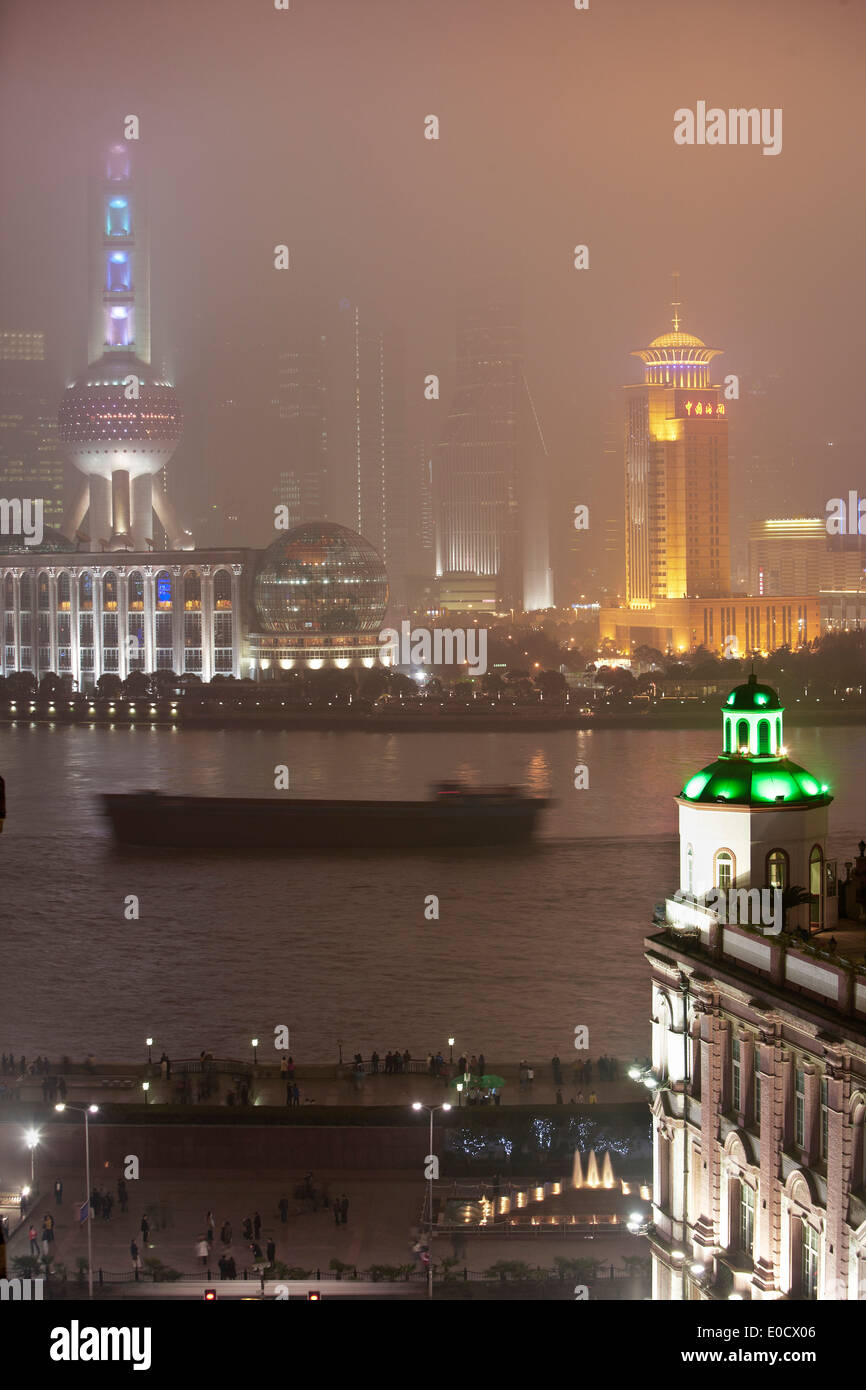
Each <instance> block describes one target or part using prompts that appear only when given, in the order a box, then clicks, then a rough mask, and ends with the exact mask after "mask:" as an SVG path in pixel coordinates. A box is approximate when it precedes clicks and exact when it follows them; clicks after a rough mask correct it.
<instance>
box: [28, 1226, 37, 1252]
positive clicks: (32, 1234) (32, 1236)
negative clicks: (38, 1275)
mask: <svg viewBox="0 0 866 1390" xmlns="http://www.w3.org/2000/svg"><path fill="white" fill-rule="evenodd" d="M27 1235H28V1238H29V1240H30V1254H31V1255H38V1254H39V1240H38V1238H37V1235H36V1227H35V1226H31V1227H30V1230H29V1231H28V1232H27Z"/></svg>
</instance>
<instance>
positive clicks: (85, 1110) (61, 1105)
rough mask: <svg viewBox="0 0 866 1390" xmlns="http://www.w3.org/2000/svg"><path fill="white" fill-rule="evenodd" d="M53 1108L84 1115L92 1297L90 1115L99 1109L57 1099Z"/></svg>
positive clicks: (90, 1293) (88, 1245) (89, 1296)
mask: <svg viewBox="0 0 866 1390" xmlns="http://www.w3.org/2000/svg"><path fill="white" fill-rule="evenodd" d="M54 1109H55V1110H57V1111H60V1112H61V1113H62V1111H64V1110H76V1111H77V1112H78V1113H79V1115H83V1116H84V1173H85V1181H86V1183H87V1191H86V1194H85V1210H86V1212H87V1297H88V1298H92V1297H93V1229H92V1227H93V1215H92V1213H91V1210H90V1116H91V1115H96V1114H97V1113H98V1111H99V1106H98V1105H67V1104H66V1102H65V1101H59V1102H58V1103H57V1105H55V1107H54Z"/></svg>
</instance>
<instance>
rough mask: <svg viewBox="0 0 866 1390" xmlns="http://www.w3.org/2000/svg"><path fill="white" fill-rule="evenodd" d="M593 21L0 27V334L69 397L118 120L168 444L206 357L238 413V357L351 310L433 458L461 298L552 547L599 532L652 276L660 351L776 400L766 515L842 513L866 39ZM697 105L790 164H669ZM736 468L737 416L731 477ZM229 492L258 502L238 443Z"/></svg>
mask: <svg viewBox="0 0 866 1390" xmlns="http://www.w3.org/2000/svg"><path fill="white" fill-rule="evenodd" d="M590 4H591V7H590V10H589V11H588V12H578V11H575V10H574V8H573V5H572V0H292V8H291V9H290V10H289V11H288V12H280V11H275V10H274V9H273V7H272V5H271V3H270V0H234V3H229V2H228V0H216V2H215V3H209V2H208V0H147V3H142V4H139V5H121V4H118V3H116V0H113V3H108V2H107V0H74V3H69V2H68V0H5V3H4V4H3V6H2V9H0V189H2V200H0V258H2V268H0V326H2V327H3V328H17V329H31V330H33V329H41V330H43V331H45V333H46V334H47V335H48V338H49V344H50V347H51V349H52V355H53V356H55V357H56V359H57V362H58V367H59V369H60V371H61V374H62V376H63V377H64V378H67V379H68V378H70V377H71V376H72V375H74V374H75V373H76V372H78V371H80V370H81V369H82V368H83V367H84V365H85V363H86V338H87V327H88V315H87V289H88V285H87V275H88V258H87V244H86V236H87V229H88V215H87V214H88V208H87V192H88V185H87V179H88V175H89V174H90V172H91V170H92V168H93V164H94V160H95V159H97V158H98V156H99V154H100V152H101V151H102V149H103V148H104V147H105V146H106V145H107V144H108V143H110V142H112V141H114V140H117V139H118V138H120V136H121V135H122V120H123V117H124V115H126V114H127V113H134V114H136V115H138V116H139V117H140V120H141V130H142V139H141V142H140V147H141V150H142V152H143V154H144V155H145V156H146V159H147V163H148V166H149V185H150V213H151V251H152V261H151V284H152V310H153V318H152V324H153V340H154V353H153V355H154V361H156V362H159V361H160V360H161V358H162V357H163V356H165V357H166V358H167V359H168V362H169V364H170V367H171V370H172V372H173V374H174V378H175V381H176V383H177V386H178V389H179V391H180V393H181V398H182V401H183V403H184V405H185V407H186V409H187V410H188V411H190V410H191V411H192V412H193V413H194V412H195V411H196V410H199V409H201V408H202V389H203V388H202V381H203V380H204V381H207V380H208V379H210V377H211V375H213V376H214V378H215V377H216V374H217V371H218V370H219V371H220V372H224V368H225V353H226V351H227V349H226V348H225V347H224V346H222V345H225V344H231V345H232V347H231V349H230V350H229V351H230V352H234V353H236V354H237V360H238V373H239V381H240V380H241V379H242V378H243V376H244V373H245V371H247V372H248V371H249V370H250V363H251V362H252V357H250V356H249V353H250V352H251V351H252V349H253V348H255V347H256V346H257V345H273V346H274V347H275V348H277V349H279V348H280V347H282V348H287V347H289V346H290V345H291V344H290V342H289V341H288V340H289V339H290V337H291V334H292V329H293V326H294V324H295V323H296V322H298V321H299V319H300V318H301V317H303V316H304V315H305V314H308V313H309V305H310V304H315V303H316V302H317V301H320V300H321V301H323V302H327V303H328V304H329V305H333V304H334V303H335V302H336V301H337V300H338V299H339V298H341V297H343V296H345V297H348V298H351V299H352V300H353V302H354V301H357V302H359V303H360V304H361V305H362V306H364V307H365V308H366V309H368V310H369V312H370V313H371V314H375V315H376V316H379V317H382V318H383V319H386V320H391V321H393V322H394V323H395V324H397V326H398V327H399V328H400V329H401V330H402V333H403V340H404V343H405V351H406V367H405V379H406V382H407V386H408V388H409V389H408V405H409V411H408V426H409V433H410V437H418V438H422V437H426V438H427V440H428V441H433V440H435V438H436V437H437V435H438V434H439V432H440V431H441V429H442V426H443V425H444V422H445V416H446V413H447V410H448V399H449V388H450V382H451V380H452V358H453V352H454V328H455V318H456V315H457V313H458V311H459V304H460V291H461V288H462V287H468V286H474V285H477V284H482V283H484V282H486V281H489V280H492V279H494V278H496V279H499V278H506V279H511V280H513V281H514V283H515V284H516V285H517V287H518V288H519V290H520V292H521V294H522V298H523V304H524V321H525V325H526V335H527V336H526V370H527V376H528V379H529V382H530V386H531V388H532V390H533V393H534V396H535V400H536V404H537V406H538V409H539V413H540V416H541V420H542V424H543V428H544V432H545V437H546V439H547V442H548V447H549V449H550V453H551V457H552V463H553V471H554V479H553V482H554V492H555V496H556V498H557V515H559V508H561V509H562V510H561V515H562V518H563V526H564V528H565V532H566V533H567V530H568V527H569V525H570V516H571V513H572V508H573V504H574V503H575V502H588V503H589V504H590V507H591V509H592V508H595V509H596V511H595V514H594V515H595V517H596V518H597V519H598V520H599V521H600V520H601V518H602V516H603V515H604V514H605V513H607V512H610V511H612V510H615V509H616V508H618V506H619V503H618V500H617V499H618V496H619V493H618V491H617V489H618V488H619V486H620V483H621V480H620V478H619V477H617V478H612V477H611V476H609V474H606V473H605V471H604V470H603V469H602V466H601V458H602V439H603V431H604V429H605V426H606V424H607V423H608V422H609V421H611V420H613V421H616V420H618V419H619V418H620V417H621V403H620V402H619V400H618V398H617V388H618V387H620V386H621V385H622V384H624V383H626V382H630V381H636V380H638V379H639V378H640V373H639V364H638V363H637V362H636V361H635V360H634V359H632V358H630V357H629V356H628V353H629V351H630V349H632V348H637V347H641V346H644V345H645V344H646V343H647V342H648V341H649V340H650V339H651V338H652V337H654V336H656V335H657V334H659V333H662V332H664V331H666V329H667V328H668V327H669V323H670V313H671V311H670V308H669V305H668V301H669V299H670V272H671V270H672V269H675V268H676V269H678V270H679V271H680V275H681V280H680V286H681V299H682V301H683V308H682V321H683V327H684V328H685V329H686V330H688V331H690V332H694V333H697V334H698V335H699V336H700V337H701V338H703V339H704V341H705V342H706V343H708V344H709V345H711V346H714V347H719V348H723V349H724V356H722V357H721V358H719V359H717V362H716V364H715V368H714V379H720V378H721V376H723V375H724V374H726V373H729V372H735V373H737V374H738V375H739V376H740V381H741V388H742V389H744V390H747V389H748V388H749V386H750V383H754V382H755V381H757V380H761V379H764V378H767V377H774V378H778V381H777V383H776V389H774V391H773V392H772V393H771V396H770V397H769V398H768V399H767V403H766V412H769V413H768V414H767V415H766V418H764V419H763V420H762V421H760V422H759V424H760V432H761V437H762V440H765V439H766V440H770V441H771V446H770V447H772V448H773V449H776V450H777V451H778V453H779V456H780V457H785V458H792V459H794V460H796V465H797V467H796V473H795V478H794V484H793V487H792V490H791V493H790V495H787V496H785V497H784V498H780V505H779V508H778V511H777V514H783V515H785V514H787V515H790V514H791V513H792V512H794V511H804V510H806V511H809V512H811V513H816V514H817V513H823V510H824V503H825V500H826V499H827V498H828V497H829V496H831V495H845V494H846V493H847V490H848V488H849V487H857V486H858V484H860V483H862V482H866V479H864V468H863V456H864V448H863V445H864V432H866V431H864V424H863V408H862V403H861V385H860V377H861V373H862V366H863V362H862V359H863V339H864V334H863V326H862V324H863V274H862V256H863V251H862V247H863V241H864V216H863V213H864V198H866V195H864V158H863V152H862V140H863V134H862V132H863V130H864V129H866V109H864V108H866V84H864V83H863V81H862V72H863V63H864V56H866V43H864V40H866V14H864V7H863V6H862V5H859V4H855V3H844V0H821V2H820V3H814V2H810V0H760V3H759V2H758V0H742V2H741V3H740V2H739V0H735V2H734V3H724V0H722V3H712V4H711V3H704V0H697V2H696V3H695V2H694V0H693V2H692V3H688V4H683V3H681V2H680V3H671V0H657V2H656V3H654V2H653V0H624V2H623V3H615V2H614V0H590ZM699 100H705V101H706V102H707V103H708V105H717V106H720V107H723V108H727V107H729V106H749V107H750V106H757V107H771V108H772V107H781V108H782V109H783V113H784V117H783V131H784V144H783V150H782V153H781V154H780V155H779V156H778V157H776V158H769V157H765V156H763V155H762V154H761V151H760V149H759V148H731V147H727V148H708V147H703V148H702V147H697V146H696V147H689V148H681V147H678V146H676V145H675V144H674V141H673V125H674V121H673V114H674V111H675V110H676V109H677V108H679V107H684V106H689V107H692V108H694V106H695V104H696V102H697V101H699ZM431 113H432V114H435V115H437V116H438V117H439V120H440V123H441V138H440V139H439V140H438V142H432V141H427V140H425V139H424V138H423V122H424V117H425V116H426V115H428V114H431ZM281 242H285V243H287V244H288V245H289V247H290V250H291V256H292V269H291V270H290V271H288V272H285V273H279V272H277V271H275V270H274V269H273V247H274V245H275V244H276V243H281ZM577 243H586V244H588V245H589V248H590V258H591V266H590V269H589V270H588V271H582V272H579V271H576V270H574V269H573V267H572V256H573V248H574V246H575V244H577ZM304 306H307V307H306V308H305V307H304ZM229 360H231V358H229ZM428 372H437V373H439V374H440V375H441V376H442V378H443V392H442V399H441V401H440V402H439V403H435V404H434V403H428V402H425V401H424V400H423V377H424V375H425V374H426V373H428ZM215 389H216V386H215ZM219 389H220V390H221V389H222V386H221V385H220V387H219ZM750 418H751V415H750ZM830 441H832V448H831V447H830ZM762 447H765V445H763V444H762ZM749 448H750V441H748V440H744V439H743V438H742V437H741V436H740V435H738V419H737V412H736V408H734V410H733V412H732V415H731V450H732V454H733V455H734V458H735V460H736V461H737V462H739V461H740V460H741V459H742V458H743V457H745V455H746V453H748V452H749ZM177 460H178V467H179V468H182V469H183V470H184V472H185V479H184V485H183V486H179V494H178V495H179V497H180V498H181V500H182V499H183V498H184V497H185V496H189V495H190V492H189V490H190V487H191V486H195V487H197V488H208V489H211V490H212V491H213V493H214V495H215V496H220V497H222V496H223V494H224V493H225V489H226V486H227V480H225V479H223V478H220V477H218V476H214V475H213V474H212V473H211V472H209V470H208V460H207V459H206V458H202V457H196V456H195V455H194V453H191V451H190V449H189V447H187V444H186V443H185V445H184V446H182V449H181V450H179V452H178V455H177ZM732 471H733V476H734V477H735V478H736V469H734V470H732ZM244 473H245V483H244V486H245V488H246V489H249V488H250V487H252V486H254V484H255V481H256V479H257V472H256V447H255V440H254V439H252V440H251V441H250V446H249V456H248V458H247V459H246V460H245V461H244ZM261 482H262V507H263V509H264V511H265V512H267V513H269V512H270V509H271V505H272V498H271V496H270V492H269V490H267V489H269V486H270V482H271V479H270V478H268V479H267V480H266V479H265V478H264V477H262V478H261ZM253 539H258V538H253V537H250V540H251V541H252V540H253Z"/></svg>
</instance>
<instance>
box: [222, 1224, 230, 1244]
mask: <svg viewBox="0 0 866 1390" xmlns="http://www.w3.org/2000/svg"><path fill="white" fill-rule="evenodd" d="M220 1240H221V1241H222V1243H223V1245H226V1246H228V1245H231V1243H232V1223H231V1222H230V1221H224V1222H223V1227H222V1230H221V1231H220Z"/></svg>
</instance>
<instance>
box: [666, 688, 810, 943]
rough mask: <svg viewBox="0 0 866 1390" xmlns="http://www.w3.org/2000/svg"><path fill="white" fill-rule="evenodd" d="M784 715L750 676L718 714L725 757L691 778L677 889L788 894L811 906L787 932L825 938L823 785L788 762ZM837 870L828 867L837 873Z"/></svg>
mask: <svg viewBox="0 0 866 1390" xmlns="http://www.w3.org/2000/svg"><path fill="white" fill-rule="evenodd" d="M784 712H785V711H784V706H783V705H782V702H781V701H780V699H779V696H778V693H777V692H776V691H775V690H773V688H772V687H771V686H769V685H759V684H758V680H757V677H756V676H755V675H754V673H752V675H750V676H749V679H748V681H747V682H746V683H745V685H738V686H737V687H736V688H735V689H734V690H732V691H731V693H730V695H728V697H727V699H726V700H725V702H724V704H723V705H722V752H721V753H720V754H719V756H718V757H717V758H716V760H715V761H714V762H712V763H709V764H708V765H707V766H706V767H704V768H702V769H701V771H700V772H696V773H695V774H694V775H693V776H692V777H690V778H689V779H688V780H687V782H686V784H685V786H684V787H683V789H682V791H681V792H680V794H679V796H678V797H677V798H676V799H677V804H678V805H679V808H680V813H679V819H680V889H681V892H682V893H684V894H690V895H694V896H696V897H701V896H703V895H704V894H707V893H709V892H710V891H711V890H712V889H717V890H728V889H752V888H758V889H761V888H780V889H782V890H785V889H787V888H792V887H800V888H803V889H807V890H808V892H809V893H810V895H811V899H812V901H811V902H810V903H808V904H804V905H803V906H802V907H799V908H796V909H794V910H793V911H790V912H789V922H790V923H791V925H800V926H806V925H807V924H808V925H809V926H810V928H811V930H812V931H813V932H814V931H820V930H822V929H824V928H825V927H827V926H828V925H831V924H832V923H831V921H830V919H831V918H832V921H833V922H835V913H836V897H835V872H828V866H827V861H826V839H827V819H828V817H827V808H828V806H829V805H830V802H831V801H832V799H833V798H832V796H831V795H830V793H829V789H828V787H827V784H826V783H824V782H822V781H821V780H820V779H819V778H817V777H814V776H813V775H812V774H811V773H810V772H807V771H806V769H805V768H804V767H801V766H800V765H799V763H795V762H792V760H791V759H790V758H789V757H788V752H787V749H786V747H785V744H784V740H783V724H782V721H783V716H784ZM831 867H832V866H831Z"/></svg>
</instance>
